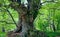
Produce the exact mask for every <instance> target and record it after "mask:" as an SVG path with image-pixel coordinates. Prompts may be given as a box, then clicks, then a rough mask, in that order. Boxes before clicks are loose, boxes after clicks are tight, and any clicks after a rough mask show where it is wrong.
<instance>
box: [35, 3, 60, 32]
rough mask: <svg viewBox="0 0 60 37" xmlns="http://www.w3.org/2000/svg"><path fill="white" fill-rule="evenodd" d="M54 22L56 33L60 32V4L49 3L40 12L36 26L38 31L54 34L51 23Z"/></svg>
mask: <svg viewBox="0 0 60 37" xmlns="http://www.w3.org/2000/svg"><path fill="white" fill-rule="evenodd" d="M53 20H54V26H55V29H56V32H60V21H59V20H60V3H59V2H56V3H55V2H47V3H45V4H44V5H43V6H42V8H41V9H40V10H39V13H38V15H37V18H36V19H35V22H34V24H35V25H36V26H35V27H36V29H38V30H40V31H46V32H54V31H53V27H52V25H51V23H52V22H53Z"/></svg>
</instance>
